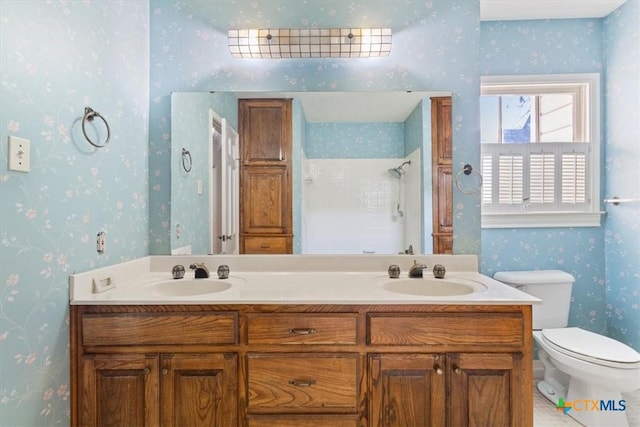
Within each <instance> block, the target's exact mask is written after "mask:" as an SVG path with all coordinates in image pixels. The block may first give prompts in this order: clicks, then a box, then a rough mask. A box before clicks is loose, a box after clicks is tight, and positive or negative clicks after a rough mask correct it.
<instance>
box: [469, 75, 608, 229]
mask: <svg viewBox="0 0 640 427" xmlns="http://www.w3.org/2000/svg"><path fill="white" fill-rule="evenodd" d="M599 96H600V88H599V75H598V74H571V75H540V76H508V77H507V76H505V77H502V76H492V77H483V78H482V90H481V98H480V123H481V126H480V127H481V129H480V139H481V165H480V166H481V170H482V175H483V178H484V183H483V186H482V193H481V199H482V226H483V227H484V228H501V227H579V226H582V227H591V226H599V225H600V212H599V208H600V204H599V192H600V191H599V190H600V173H599V171H600V155H599V153H600V126H599V121H600V108H599Z"/></svg>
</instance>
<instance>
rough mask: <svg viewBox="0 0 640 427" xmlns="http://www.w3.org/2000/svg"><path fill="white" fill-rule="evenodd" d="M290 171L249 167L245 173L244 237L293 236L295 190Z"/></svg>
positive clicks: (243, 181) (243, 178)
mask: <svg viewBox="0 0 640 427" xmlns="http://www.w3.org/2000/svg"><path fill="white" fill-rule="evenodd" d="M288 175H289V174H288V171H287V169H286V168H281V167H260V166H256V167H246V168H244V169H243V171H242V187H243V191H242V205H241V207H240V210H241V221H242V233H243V234H265V233H268V234H287V233H290V231H289V230H290V225H289V222H290V220H289V217H290V215H291V187H290V186H289V176H288Z"/></svg>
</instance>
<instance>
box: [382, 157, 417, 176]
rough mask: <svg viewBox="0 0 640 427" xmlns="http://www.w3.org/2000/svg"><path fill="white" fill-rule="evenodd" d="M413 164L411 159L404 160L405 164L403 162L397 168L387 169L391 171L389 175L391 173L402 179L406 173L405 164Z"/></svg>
mask: <svg viewBox="0 0 640 427" xmlns="http://www.w3.org/2000/svg"><path fill="white" fill-rule="evenodd" d="M410 164H411V160H407V161H406V162H404V163H403V164H401V165H400V166H398V167H397V168H391V169H387V172H389V175H391V176H392V177H394V178H397V179H400V178H401V177H402V175H404V172H405V171H404V165H410Z"/></svg>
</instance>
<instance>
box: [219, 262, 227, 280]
mask: <svg viewBox="0 0 640 427" xmlns="http://www.w3.org/2000/svg"><path fill="white" fill-rule="evenodd" d="M227 278H229V266H228V265H225V264H222V265H219V266H218V279H227Z"/></svg>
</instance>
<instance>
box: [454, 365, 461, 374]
mask: <svg viewBox="0 0 640 427" xmlns="http://www.w3.org/2000/svg"><path fill="white" fill-rule="evenodd" d="M460 372H462V370H461V369H460V368H459V367H457V366H454V367H453V373H454V374H459V373H460Z"/></svg>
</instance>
